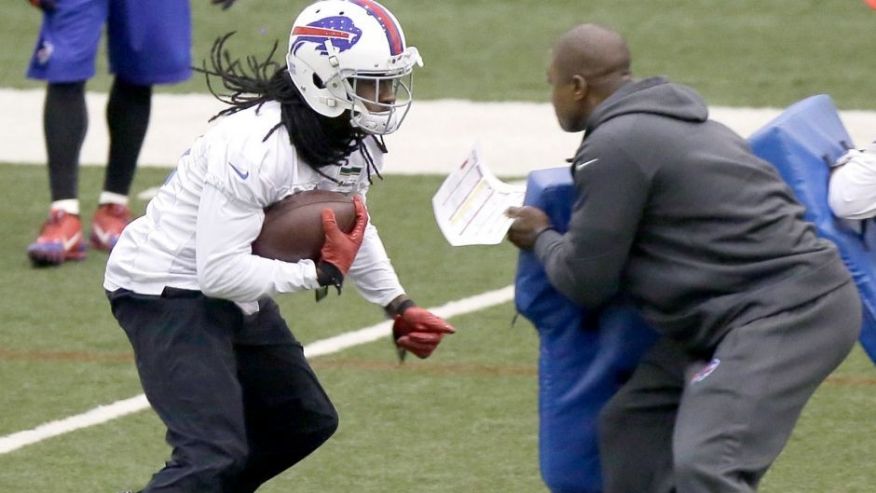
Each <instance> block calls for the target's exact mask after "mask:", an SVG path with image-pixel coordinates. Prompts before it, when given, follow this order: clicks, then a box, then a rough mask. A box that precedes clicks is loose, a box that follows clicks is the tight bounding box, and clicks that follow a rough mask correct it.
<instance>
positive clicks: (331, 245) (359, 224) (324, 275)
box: [316, 195, 368, 293]
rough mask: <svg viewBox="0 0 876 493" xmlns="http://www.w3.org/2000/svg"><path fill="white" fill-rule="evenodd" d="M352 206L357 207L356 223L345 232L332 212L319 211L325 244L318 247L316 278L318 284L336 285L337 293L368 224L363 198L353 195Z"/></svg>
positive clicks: (327, 210)
mask: <svg viewBox="0 0 876 493" xmlns="http://www.w3.org/2000/svg"><path fill="white" fill-rule="evenodd" d="M353 207H355V208H356V222H355V224H354V225H353V230H352V231H351V232H350V233H349V234H347V233H344V232H343V231H341V229H340V228H338V222H337V219H336V218H335V213H334V211H332V210H331V209H323V210H322V227H323V229H324V230H325V243H324V244H323V245H322V250H320V255H319V257H320V258H319V262H318V263H317V265H316V272H317V279H318V280H319V284H320V285H321V286H335V287H336V288H338V293H340V291H341V285H343V282H344V276H346V275H347V272H348V271H349V270H350V266H351V265H353V260H355V258H356V254H357V253H359V247H361V246H362V240H363V239H364V238H365V226H367V225H368V211H367V210H366V209H365V204H363V203H362V197H360V196H358V195H354V196H353Z"/></svg>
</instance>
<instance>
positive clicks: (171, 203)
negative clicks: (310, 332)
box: [104, 102, 404, 312]
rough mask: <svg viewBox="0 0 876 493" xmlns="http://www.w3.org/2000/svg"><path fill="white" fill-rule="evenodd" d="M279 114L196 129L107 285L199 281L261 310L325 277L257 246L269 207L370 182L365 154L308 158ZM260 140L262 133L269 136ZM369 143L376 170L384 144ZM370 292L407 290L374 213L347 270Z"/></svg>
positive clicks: (157, 287)
mask: <svg viewBox="0 0 876 493" xmlns="http://www.w3.org/2000/svg"><path fill="white" fill-rule="evenodd" d="M278 123H280V105H279V103H276V102H270V103H267V104H265V105H263V106H262V107H261V109H259V110H258V111H256V109H255V108H249V109H247V110H243V111H240V112H238V113H235V114H233V115H230V116H228V117H225V118H223V119H222V120H220V122H219V123H218V124H217V125H216V126H214V127H213V128H211V129H210V130H209V131H208V132H207V133H206V134H204V135H203V136H201V137H199V138H198V139H197V140H196V141H195V143H194V144H193V145H192V147H191V148H190V149H189V150H187V151H186V152H185V153H184V154H183V156H182V157H181V158H180V160H179V164H178V166H177V168H176V171H174V173H173V174H172V175H171V176H170V177H169V178H168V180H167V181H166V182H165V184H164V185H163V186H162V187H161V189H160V190H159V192H158V195H156V197H155V198H154V199H152V201H151V202H150V203H149V205H148V207H147V209H146V215H144V216H142V217H140V218H138V219H136V220H135V221H133V222H132V223H131V224H129V225H128V226H127V227H126V228H125V230H124V231H123V233H122V236H121V238H120V239H119V241H118V243H117V244H116V246H115V247H114V248H113V251H112V254H111V255H110V257H109V261H108V262H107V268H106V275H105V277H104V288H105V289H107V290H109V291H114V290H116V289H119V288H124V289H127V290H130V291H134V292H136V293H141V294H149V295H159V294H161V292H162V290H163V289H164V288H165V287H166V286H168V287H174V288H182V289H191V290H198V291H201V292H203V293H204V294H205V295H207V296H210V297H215V298H222V299H227V300H232V301H234V302H237V303H238V305H240V306H241V307H242V308H243V309H244V311H246V312H252V311H255V310H257V306H258V305H257V303H255V301H256V300H258V298H260V297H262V296H265V295H273V294H275V293H290V292H294V291H300V290H306V289H313V288H316V287H318V286H319V284H318V282H317V278H316V266H315V265H314V262H313V261H311V260H301V261H299V262H296V263H289V262H282V261H279V260H271V259H267V258H262V257H258V256H256V255H253V254H252V247H251V245H252V242H253V240H255V238H256V237H257V236H258V234H259V232H260V231H261V227H262V222H263V221H264V216H265V215H264V208H265V207H267V206H268V205H270V204H273V203H275V202H277V201H279V200H281V199H283V198H284V197H286V196H288V195H291V194H294V193H296V192H299V191H303V190H312V189H322V190H332V191H338V192H342V193H345V194H353V193H358V194H361V195H362V196H363V198H364V197H365V194H366V192H367V191H368V186H369V181H368V163H367V161H366V160H365V157H364V156H363V155H362V153H361V152H358V151H357V152H354V153H352V154H351V155H350V156H349V158H348V159H347V161H346V163H345V164H343V165H342V166H327V167H324V168H323V169H322V172H323V173H325V174H326V175H327V176H329V177H331V178H332V179H334V180H335V181H332V180H330V179H328V178H326V177H325V176H322V175H320V174H319V173H317V172H316V171H314V170H313V169H312V168H311V167H310V166H309V165H308V164H307V163H305V162H303V161H302V160H301V158H300V157H299V156H298V154H297V153H296V151H295V148H294V147H293V146H292V144H291V143H290V142H289V136H288V134H287V132H286V131H285V129H284V128H279V129H277V130H276V131H274V132H273V133H271V135H270V137H268V138H267V140H264V138H265V135H267V134H268V132H269V131H270V130H271V128H273V127H274V126H275V125H277V124H278ZM263 140H264V141H263ZM366 145H367V146H368V150H369V152H370V154H371V156H372V158H373V160H374V164H375V165H376V166H377V168H378V170H380V168H381V167H382V163H383V153H382V151H381V150H380V149H379V148H378V146H377V145H376V143H375V142H374V139H371V138H368V139H366ZM347 279H348V280H352V281H353V283H354V284H355V286H356V287H357V288H358V290H359V292H360V294H361V295H362V296H363V297H364V298H365V299H366V300H368V301H369V302H372V303H375V304H378V305H380V306H385V305H387V304H388V303H389V302H390V301H392V300H393V299H394V298H395V297H396V296H398V295H400V294H402V293H403V292H404V290H403V289H402V287H401V284H400V283H399V280H398V276H397V275H396V273H395V270H394V269H393V268H392V265H391V264H390V261H389V258H388V257H387V254H386V250H385V249H384V247H383V243H382V241H381V240H380V237H379V236H378V234H377V229H376V228H375V227H374V225H373V224H372V223H371V221H369V223H368V227H367V228H366V230H365V237H364V241H363V242H362V247H361V248H360V250H359V253H358V255H357V256H356V259H355V261H354V262H353V265H352V267H351V268H350V272H349V273H348V276H347Z"/></svg>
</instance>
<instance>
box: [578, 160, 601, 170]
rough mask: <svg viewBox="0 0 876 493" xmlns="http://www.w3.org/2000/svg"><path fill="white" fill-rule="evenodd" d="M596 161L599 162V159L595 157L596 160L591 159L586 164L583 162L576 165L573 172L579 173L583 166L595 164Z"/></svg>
mask: <svg viewBox="0 0 876 493" xmlns="http://www.w3.org/2000/svg"><path fill="white" fill-rule="evenodd" d="M596 161H599V158H598V157H597V158H593V159H591V160H590V161H587V162H585V163H580V164H576V165H575V171H581V169H582V168H584V166H587V165H588V164H593V163H595V162H596Z"/></svg>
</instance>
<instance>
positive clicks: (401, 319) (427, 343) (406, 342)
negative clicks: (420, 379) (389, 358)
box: [392, 306, 456, 358]
mask: <svg viewBox="0 0 876 493" xmlns="http://www.w3.org/2000/svg"><path fill="white" fill-rule="evenodd" d="M454 332H456V330H455V329H454V328H453V326H451V325H450V324H449V323H447V322H446V321H445V320H444V319H442V318H441V317H439V316H437V315H435V314H433V313H432V312H430V311H428V310H426V309H424V308H420V307H418V306H411V307H409V308H407V309H405V310H404V311H403V312H402V313H401V315H396V316H395V323H393V324H392V337H393V339H394V340H395V346H396V348H397V349H398V350H399V357H400V358H403V357H404V350H408V351H410V352H412V353H414V354H416V355H417V356H418V357H420V358H428V357H429V355H430V354H432V351H434V350H435V348H436V347H438V344H439V343H440V342H441V339H442V338H443V337H444V334H453V333H454Z"/></svg>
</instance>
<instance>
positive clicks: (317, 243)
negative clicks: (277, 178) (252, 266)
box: [252, 190, 356, 262]
mask: <svg viewBox="0 0 876 493" xmlns="http://www.w3.org/2000/svg"><path fill="white" fill-rule="evenodd" d="M323 209H332V210H333V211H335V217H336V218H337V221H338V227H339V228H340V229H341V231H343V232H345V233H349V232H350V231H352V230H353V224H354V223H355V221H356V210H355V208H354V207H353V199H352V197H347V196H346V195H344V194H342V193H338V192H330V191H327V190H308V191H305V192H298V193H296V194H293V195H290V196H288V197H286V198H285V199H283V200H281V201H279V202H277V203H274V204H271V205H270V206H268V208H266V209H265V221H264V223H263V224H262V230H261V232H259V236H258V237H257V238H256V239H255V241H254V242H253V243H252V253H253V254H255V255H258V256H260V257H265V258H271V259H277V260H283V261H285V262H297V261H299V260H301V259H311V260H313V261H317V260H319V251H320V250H321V249H322V244H323V242H324V241H325V232H324V231H323V228H322V218H321V217H320V214H321V213H322V210H323Z"/></svg>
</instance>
